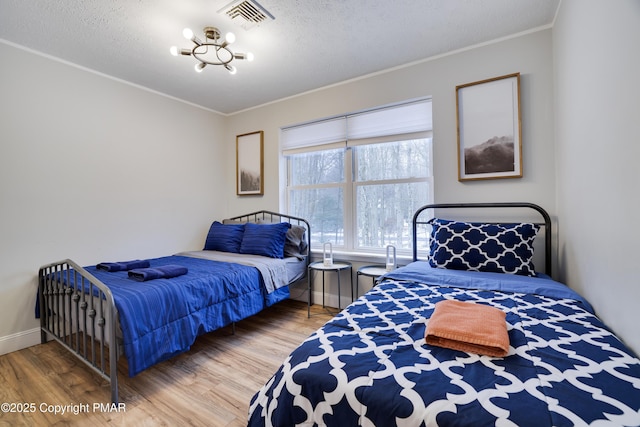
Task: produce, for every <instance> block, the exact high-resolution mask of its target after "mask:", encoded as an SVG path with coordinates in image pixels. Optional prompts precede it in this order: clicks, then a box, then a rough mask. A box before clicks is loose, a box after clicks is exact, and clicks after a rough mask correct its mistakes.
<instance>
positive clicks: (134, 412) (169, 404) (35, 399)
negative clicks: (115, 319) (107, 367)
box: [0, 300, 332, 426]
mask: <svg viewBox="0 0 640 427" xmlns="http://www.w3.org/2000/svg"><path fill="white" fill-rule="evenodd" d="M331 317H332V314H330V313H328V312H327V311H325V310H324V309H323V308H322V307H321V306H318V305H314V306H312V309H311V319H307V305H306V304H305V303H303V302H300V301H293V300H287V301H283V302H280V303H278V304H276V305H275V306H273V307H270V308H268V309H266V310H265V311H263V312H261V313H259V314H257V315H255V316H252V317H250V318H248V319H245V320H243V321H241V322H239V323H237V324H236V333H235V335H232V333H231V327H227V328H223V329H222V330H219V331H215V332H212V333H209V334H206V335H203V336H201V337H199V338H198V340H197V341H196V343H195V344H194V345H193V346H192V348H191V350H189V351H188V352H186V353H183V354H181V355H178V356H176V357H174V358H172V359H170V360H168V361H166V362H162V363H160V364H158V365H156V366H154V367H152V368H150V369H147V370H146V371H144V372H142V373H140V374H138V375H137V376H135V377H133V378H129V377H128V376H127V374H126V372H127V366H126V360H124V358H121V360H120V361H119V362H118V371H119V381H120V401H121V402H122V403H123V404H124V410H123V411H121V412H106V411H102V410H100V409H99V408H98V409H97V410H95V412H94V408H93V405H94V403H98V404H99V403H103V404H107V403H109V402H110V396H111V395H110V389H109V385H108V384H107V382H106V381H104V380H103V379H101V378H100V377H99V376H98V375H96V374H94V373H93V372H92V371H91V370H90V369H89V368H87V367H86V366H85V365H84V364H82V362H80V361H78V360H77V359H76V358H75V357H74V356H72V355H71V354H70V353H69V352H67V351H66V350H65V349H64V348H62V346H60V345H59V344H58V343H57V342H49V343H47V344H44V345H36V346H33V347H30V348H27V349H24V350H20V351H16V352H13V353H10V354H6V355H3V356H0V381H1V382H2V384H0V403H4V402H8V403H12V404H14V409H16V407H17V406H19V405H21V404H32V403H33V404H35V412H32V413H6V412H4V411H2V412H0V426H5V425H6V426H17V425H28V426H45V425H91V426H102V425H127V426H130V425H140V426H156V425H166V426H174V425H180V426H187V425H194V426H246V424H247V414H248V408H249V401H250V400H251V397H252V396H253V395H254V394H255V393H256V392H257V391H258V390H259V389H260V387H262V385H263V384H264V383H265V382H266V381H268V380H269V378H270V377H271V375H272V374H273V373H274V372H275V371H276V369H277V368H278V367H279V366H280V364H281V363H282V362H283V361H284V359H285V358H286V356H287V355H288V354H289V353H290V352H291V350H293V349H294V348H295V347H297V346H298V345H299V344H300V343H301V342H302V341H304V339H305V338H307V336H309V335H310V334H311V333H313V331H315V330H316V329H318V328H319V327H320V326H322V325H323V324H324V323H325V322H326V321H327V320H329V319H330V318H331ZM87 404H88V406H86V405H87ZM50 405H51V406H50ZM53 405H59V407H64V406H68V408H67V410H69V409H71V410H73V408H74V407H75V410H76V411H78V410H82V411H83V412H82V413H79V414H77V415H75V414H73V413H67V414H64V415H60V414H54V413H51V411H53V410H54V406H53ZM72 405H74V406H72ZM80 405H84V406H83V407H81V406H80ZM27 408H29V406H28V405H27ZM87 408H88V411H87V410H86V409H87ZM3 409H4V406H3Z"/></svg>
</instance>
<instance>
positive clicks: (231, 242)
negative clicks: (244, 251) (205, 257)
mask: <svg viewBox="0 0 640 427" xmlns="http://www.w3.org/2000/svg"><path fill="white" fill-rule="evenodd" d="M243 235H244V224H221V223H220V222H218V221H215V222H214V223H213V224H211V227H210V228H209V233H208V234H207V239H206V240H205V242H204V250H205V251H222V252H233V253H236V254H237V253H239V252H240V245H241V244H242V236H243Z"/></svg>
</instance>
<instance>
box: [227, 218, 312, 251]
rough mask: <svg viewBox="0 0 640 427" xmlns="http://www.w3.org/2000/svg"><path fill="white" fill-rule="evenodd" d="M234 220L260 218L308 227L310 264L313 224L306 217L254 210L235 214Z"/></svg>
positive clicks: (246, 220)
mask: <svg viewBox="0 0 640 427" xmlns="http://www.w3.org/2000/svg"><path fill="white" fill-rule="evenodd" d="M229 220H232V221H241V222H257V221H258V220H261V221H266V222H288V223H289V224H293V225H299V226H301V227H304V228H306V230H307V232H306V233H305V238H306V240H307V254H306V255H307V256H306V262H307V264H309V262H310V259H311V257H310V255H311V225H309V222H308V221H307V220H306V219H304V218H298V217H296V216H291V215H287V214H283V213H279V212H271V211H258V212H252V213H248V214H244V215H239V216H234V217H233V218H229Z"/></svg>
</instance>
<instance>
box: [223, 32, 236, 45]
mask: <svg viewBox="0 0 640 427" xmlns="http://www.w3.org/2000/svg"><path fill="white" fill-rule="evenodd" d="M224 40H225V41H226V42H227V44H231V43H233V42H235V41H236V35H235V34H233V33H227V34H226V35H225V36H224Z"/></svg>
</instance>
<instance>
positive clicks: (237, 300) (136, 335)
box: [86, 256, 265, 376]
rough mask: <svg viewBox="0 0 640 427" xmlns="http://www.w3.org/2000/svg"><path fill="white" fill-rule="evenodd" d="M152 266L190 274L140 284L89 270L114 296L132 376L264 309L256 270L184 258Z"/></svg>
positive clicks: (155, 262) (124, 274)
mask: <svg viewBox="0 0 640 427" xmlns="http://www.w3.org/2000/svg"><path fill="white" fill-rule="evenodd" d="M149 261H150V265H151V267H159V266H163V265H171V264H173V265H180V266H183V267H186V268H187V269H188V272H187V274H185V275H182V276H179V277H174V278H172V279H156V280H150V281H147V282H138V281H136V280H132V279H130V278H128V276H127V272H126V271H120V272H105V271H101V270H98V269H97V268H95V267H86V270H87V271H88V272H89V273H91V274H93V275H94V276H95V277H96V278H97V279H99V280H101V281H102V282H103V283H105V284H106V285H107V286H109V288H110V289H111V292H112V293H113V298H114V301H115V304H116V308H117V309H118V314H119V320H120V325H121V330H122V334H123V341H124V343H123V344H124V353H125V356H126V357H127V362H128V365H129V375H130V376H133V375H136V374H138V373H139V372H141V371H142V370H144V369H146V368H148V367H150V366H152V365H154V364H156V363H158V362H161V361H163V360H166V359H168V358H170V357H172V356H174V355H176V354H178V353H181V352H184V351H187V350H188V349H189V348H190V347H191V345H192V344H193V342H194V341H195V339H196V337H197V336H198V335H200V334H203V333H206V332H210V331H213V330H215V329H218V328H221V327H223V326H226V325H228V324H230V323H232V322H235V321H239V320H241V319H244V318H246V317H248V316H251V315H253V314H256V313H258V312H259V311H260V310H262V309H263V308H264V307H265V303H264V298H265V296H264V292H263V289H262V288H263V285H262V278H261V276H260V273H259V272H258V270H257V269H255V268H253V267H248V266H244V265H240V264H233V263H226V262H218V261H211V260H204V259H197V258H191V257H184V256H169V257H163V258H156V259H152V260H149Z"/></svg>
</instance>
